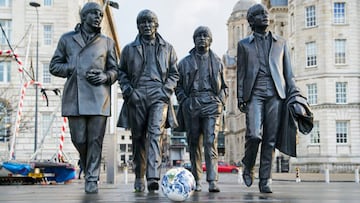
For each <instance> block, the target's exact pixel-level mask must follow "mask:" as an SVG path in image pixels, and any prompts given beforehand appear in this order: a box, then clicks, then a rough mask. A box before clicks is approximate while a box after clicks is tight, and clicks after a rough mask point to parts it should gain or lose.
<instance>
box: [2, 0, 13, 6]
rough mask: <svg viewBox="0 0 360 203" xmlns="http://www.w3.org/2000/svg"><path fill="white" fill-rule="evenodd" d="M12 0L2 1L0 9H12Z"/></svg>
mask: <svg viewBox="0 0 360 203" xmlns="http://www.w3.org/2000/svg"><path fill="white" fill-rule="evenodd" d="M10 6H11V0H0V7H10Z"/></svg>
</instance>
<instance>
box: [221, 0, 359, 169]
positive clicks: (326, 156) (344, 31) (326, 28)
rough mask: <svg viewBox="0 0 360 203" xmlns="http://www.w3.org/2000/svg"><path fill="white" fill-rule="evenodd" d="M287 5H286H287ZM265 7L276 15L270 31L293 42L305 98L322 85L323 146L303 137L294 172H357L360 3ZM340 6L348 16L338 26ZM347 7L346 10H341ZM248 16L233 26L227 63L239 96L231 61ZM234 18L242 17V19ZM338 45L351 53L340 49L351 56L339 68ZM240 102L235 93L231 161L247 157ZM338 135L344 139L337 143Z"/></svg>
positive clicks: (318, 116)
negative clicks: (309, 17)
mask: <svg viewBox="0 0 360 203" xmlns="http://www.w3.org/2000/svg"><path fill="white" fill-rule="evenodd" d="M249 1H250V0H240V1H239V2H238V3H237V5H236V6H235V7H234V9H235V8H239V6H238V5H239V4H242V5H248V2H249ZM284 2H285V3H286V6H284V5H281V4H282V3H284ZM262 3H263V4H264V5H267V6H268V8H269V11H270V18H271V25H270V27H269V28H270V30H272V31H273V32H275V33H276V34H278V35H281V36H283V37H285V38H287V39H288V46H289V49H290V50H291V57H292V64H293V71H294V75H295V77H296V82H297V85H298V87H299V88H300V89H301V91H302V93H303V95H304V96H307V97H309V96H310V95H309V93H311V92H310V91H309V90H308V88H309V85H311V84H315V86H316V93H313V92H312V94H313V96H314V95H316V96H315V97H316V100H317V101H316V103H312V104H311V108H312V110H313V113H314V120H315V122H317V125H318V132H319V133H318V134H319V140H318V141H319V142H318V143H314V142H311V138H312V135H310V134H309V135H302V134H299V135H298V145H297V155H298V156H297V158H291V159H290V170H292V171H295V168H296V167H299V168H300V170H301V171H303V172H305V171H309V172H319V171H322V170H324V169H330V170H331V171H337V172H350V171H353V170H354V168H356V167H358V166H359V165H360V116H359V115H360V68H359V66H360V64H359V62H360V58H359V55H360V38H359V36H360V33H359V32H360V24H359V23H357V20H356V19H358V18H359V17H360V16H359V14H358V10H359V9H360V2H358V1H357V0H331V1H318V0H290V1H270V0H264V1H262ZM335 4H337V5H336V6H339V5H340V14H342V13H343V14H344V17H345V20H344V22H343V23H340V24H339V23H334V10H335V9H334V7H335ZM343 5H345V6H343ZM309 6H314V7H312V8H314V9H313V10H314V11H315V14H314V16H315V19H316V20H315V25H314V26H311V27H307V26H306V25H305V23H306V21H305V19H306V17H305V16H306V8H308V7H309ZM342 8H344V9H343V10H341V9H342ZM338 11H339V10H337V12H338ZM244 12H245V11H244V10H241V9H240V10H237V11H233V13H232V14H231V16H230V18H229V21H228V32H229V49H228V53H227V55H226V56H225V57H224V59H226V60H224V61H225V64H226V65H227V67H228V75H227V76H228V78H227V80H228V83H229V86H230V92H234V91H235V92H236V83H235V82H234V81H232V80H233V79H236V68H235V67H234V63H231V60H230V59H231V58H233V57H234V56H236V43H237V41H238V40H239V39H240V38H242V37H243V36H242V34H240V35H239V34H236V29H237V28H236V26H237V25H241V24H244V22H246V21H244V20H246V15H245V16H244ZM234 16H242V18H239V19H236V18H235V17H234ZM234 25H235V26H234ZM335 40H344V41H345V48H344V49H341V48H340V50H345V51H343V52H344V53H342V54H343V55H345V63H343V64H340V65H339V64H335V49H336V48H338V47H336V45H335V44H336V42H335ZM308 42H315V47H316V48H315V49H316V51H315V52H316V54H315V55H316V65H312V66H307V60H306V59H307V54H308V55H310V54H309V53H310V51H311V50H307V45H306V43H308ZM234 45H235V47H234ZM307 52H309V53H307ZM229 58H230V59H229ZM229 61H230V62H229ZM337 83H342V84H345V88H344V89H345V90H342V91H340V92H342V93H344V92H345V93H344V94H343V96H344V98H345V100H343V101H340V102H339V101H336V98H337V92H338V93H339V89H338V90H337V88H336V84H337ZM233 88H235V90H234V89H233ZM236 102H237V101H236V95H234V94H231V93H230V98H229V104H228V106H230V109H231V110H230V112H228V126H227V127H228V134H227V137H226V152H228V153H233V154H226V158H227V160H228V161H231V160H233V159H234V160H239V159H241V157H242V156H240V157H238V156H239V155H241V154H242V153H243V152H242V151H243V146H242V145H243V143H241V144H240V145H239V146H235V147H234V146H233V145H234V143H237V140H240V141H241V140H244V139H243V136H244V130H245V124H244V116H243V115H242V114H241V113H240V112H239V111H236V110H235V108H234V107H236ZM339 123H340V124H339ZM337 126H338V128H337ZM344 126H345V127H344ZM337 132H338V133H337ZM312 133H314V132H312ZM337 134H338V138H339V137H340V138H341V139H337ZM344 137H345V138H344ZM340 142H344V143H340ZM236 145H237V144H236ZM233 149H236V150H233ZM277 154H278V153H277ZM234 157H235V158H234Z"/></svg>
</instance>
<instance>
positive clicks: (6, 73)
mask: <svg viewBox="0 0 360 203" xmlns="http://www.w3.org/2000/svg"><path fill="white" fill-rule="evenodd" d="M10 75H11V62H9V61H0V83H7V82H10V80H11V78H10Z"/></svg>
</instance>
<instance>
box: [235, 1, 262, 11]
mask: <svg viewBox="0 0 360 203" xmlns="http://www.w3.org/2000/svg"><path fill="white" fill-rule="evenodd" d="M254 4H256V1H255V0H239V1H238V2H237V3H236V4H235V6H234V8H233V11H232V12H233V13H235V12H238V11H247V10H248V9H249V8H250V7H251V6H252V5H254Z"/></svg>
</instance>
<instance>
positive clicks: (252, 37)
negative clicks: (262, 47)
mask: <svg viewBox="0 0 360 203" xmlns="http://www.w3.org/2000/svg"><path fill="white" fill-rule="evenodd" d="M269 35H270V36H271V37H272V38H273V40H274V41H277V40H278V37H277V36H276V35H274V34H273V33H272V32H271V31H269ZM254 39H255V34H254V32H253V33H251V35H250V36H249V43H252V42H253V41H254Z"/></svg>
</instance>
